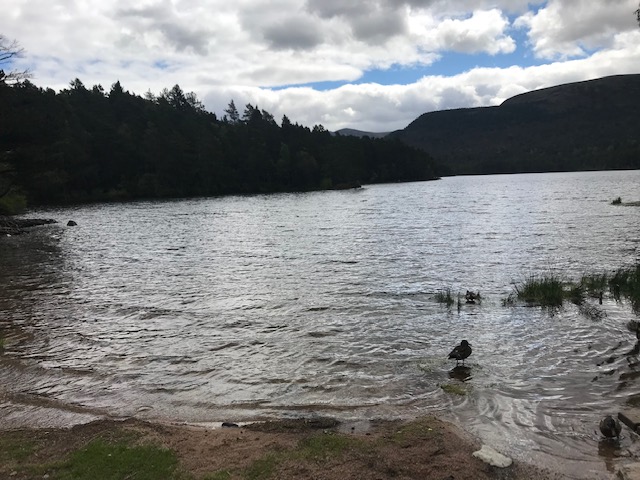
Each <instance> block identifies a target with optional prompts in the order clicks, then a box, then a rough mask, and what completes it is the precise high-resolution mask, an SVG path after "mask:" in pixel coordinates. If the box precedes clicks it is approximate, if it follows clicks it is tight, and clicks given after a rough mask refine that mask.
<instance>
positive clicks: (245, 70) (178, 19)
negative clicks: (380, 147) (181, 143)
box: [0, 0, 640, 132]
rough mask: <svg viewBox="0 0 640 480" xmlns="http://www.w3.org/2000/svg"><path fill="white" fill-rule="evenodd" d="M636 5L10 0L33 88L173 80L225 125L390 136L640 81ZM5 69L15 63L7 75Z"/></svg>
mask: <svg viewBox="0 0 640 480" xmlns="http://www.w3.org/2000/svg"><path fill="white" fill-rule="evenodd" d="M636 9H638V0H546V1H526V0H493V1H491V0H357V1H356V0H234V1H229V0H133V1H132V0H126V1H125V0H110V1H105V0H7V1H5V2H3V7H2V14H1V15H0V34H2V35H4V36H5V37H6V38H7V39H9V40H17V41H18V42H19V43H20V45H21V46H22V47H23V48H24V50H25V54H24V56H23V58H21V59H18V60H17V62H16V63H15V64H14V65H12V66H11V67H12V68H16V69H19V68H29V69H30V70H31V73H32V75H33V77H32V78H31V81H32V82H33V83H34V84H36V85H38V86H40V87H50V88H53V89H55V90H60V89H64V88H67V87H68V86H69V83H70V82H71V81H72V80H74V79H76V78H78V79H80V80H81V81H82V82H83V83H84V85H85V86H87V87H88V88H91V87H92V86H94V85H98V84H99V85H102V86H103V87H104V88H105V90H107V91H109V89H110V88H111V85H112V84H113V83H115V82H116V81H120V83H121V85H122V87H123V88H124V89H125V90H128V91H130V92H132V93H135V94H138V95H144V94H145V93H146V92H149V91H150V92H152V93H154V94H158V93H160V92H161V91H162V90H163V89H164V88H171V87H173V86H174V85H176V84H178V85H180V87H181V88H182V90H184V91H185V92H194V93H196V95H197V96H198V98H199V99H200V100H201V101H202V102H203V103H204V106H205V108H206V109H207V110H209V111H212V112H215V113H216V114H218V115H219V116H222V115H223V114H224V113H223V112H224V109H225V108H227V106H228V104H229V102H230V101H231V100H233V101H234V103H235V104H236V106H237V107H238V110H240V112H241V113H242V111H243V110H244V106H245V105H246V104H248V103H249V104H251V105H252V106H254V107H258V108H260V109H263V110H266V111H268V112H270V113H271V114H273V115H274V117H275V118H276V120H277V121H280V119H281V118H282V116H283V115H287V117H288V118H289V119H290V120H291V121H292V122H293V123H299V124H301V125H306V126H309V127H312V126H314V125H318V124H319V125H323V126H324V127H325V128H326V129H328V130H331V131H335V130H339V129H341V128H354V129H358V130H363V131H369V132H388V131H393V130H398V129H401V128H404V127H406V126H407V125H408V124H409V123H410V122H411V121H413V120H414V119H416V118H417V117H418V116H420V115H421V114H423V113H426V112H430V111H434V110H445V109H451V108H467V107H480V106H490V105H499V104H500V103H502V102H503V101H504V100H506V99H507V98H509V97H512V96H514V95H517V94H520V93H524V92H528V91H531V90H535V89H539V88H544V87H550V86H554V85H559V84H563V83H569V82H576V81H582V80H588V79H593V78H599V77H604V76H608V75H618V74H632V73H640V28H639V27H638V23H637V21H636V17H635V14H634V11H635V10H636ZM5 67H6V66H5Z"/></svg>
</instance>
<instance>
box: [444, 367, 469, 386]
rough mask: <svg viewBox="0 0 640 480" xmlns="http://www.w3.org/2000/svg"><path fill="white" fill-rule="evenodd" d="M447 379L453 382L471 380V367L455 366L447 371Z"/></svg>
mask: <svg viewBox="0 0 640 480" xmlns="http://www.w3.org/2000/svg"><path fill="white" fill-rule="evenodd" d="M449 378H452V379H454V380H459V381H461V382H466V381H468V380H471V379H472V377H471V367H467V366H464V365H457V366H455V367H453V368H452V369H451V370H449Z"/></svg>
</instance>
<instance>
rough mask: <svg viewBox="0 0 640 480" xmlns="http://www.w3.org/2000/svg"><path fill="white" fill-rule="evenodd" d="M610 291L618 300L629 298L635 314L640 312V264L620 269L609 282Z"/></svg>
mask: <svg viewBox="0 0 640 480" xmlns="http://www.w3.org/2000/svg"><path fill="white" fill-rule="evenodd" d="M609 290H610V291H611V292H612V293H613V296H614V298H615V299H616V300H619V299H620V298H621V297H625V298H627V299H628V300H629V301H630V302H631V306H632V308H633V310H634V311H635V312H640V263H637V264H636V265H635V266H634V267H629V268H621V269H618V270H617V271H616V272H615V274H614V275H613V277H611V279H610V280H609Z"/></svg>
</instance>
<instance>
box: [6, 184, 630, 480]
mask: <svg viewBox="0 0 640 480" xmlns="http://www.w3.org/2000/svg"><path fill="white" fill-rule="evenodd" d="M639 184H640V171H630V172H629V171H628V172H590V173H562V174H532V175H510V176H486V177H454V178H445V179H443V180H441V181H437V182H421V183H411V184H398V185H377V186H367V187H365V188H363V189H361V190H353V191H335V192H314V193H307V194H284V195H270V196H245V197H225V198H216V199H196V200H182V201H170V202H137V203H130V204H107V205H91V206H82V207H77V208H65V209H55V210H42V211H34V212H32V213H31V215H30V216H33V217H47V218H55V219H57V220H58V221H59V222H60V223H59V224H58V225H53V226H46V227H39V228H37V229H34V230H33V231H32V233H30V234H29V235H25V236H20V237H9V238H2V239H0V312H1V313H2V317H1V318H0V336H2V337H3V338H4V339H5V340H4V344H5V349H4V354H2V355H0V414H4V415H1V416H0V424H4V425H9V426H18V425H22V424H31V425H34V424H35V425H55V424H64V423H68V422H72V421H85V420H86V419H87V418H91V416H92V415H112V416H128V415H136V416H139V417H143V418H152V419H169V420H176V421H187V422H215V421H223V420H228V421H244V420H250V419H262V418H269V417H282V416H297V415H311V414H319V415H332V416H336V417H339V418H342V419H345V420H351V421H357V420H363V419H372V418H381V417H384V418H411V417H414V416H417V415H421V414H425V413H437V414H438V415H444V416H446V417H448V418H451V419H453V420H455V421H457V422H458V423H460V424H462V425H463V426H464V427H465V428H467V429H468V430H470V431H471V432H472V433H474V434H476V435H478V436H480V437H481V438H482V439H484V440H485V441H488V442H490V443H491V444H492V445H494V446H496V447H497V448H499V449H501V450H502V451H504V452H505V453H507V454H510V455H513V456H515V457H517V458H521V459H529V460H531V461H534V462H536V463H539V462H542V463H544V464H545V465H550V466H554V467H556V468H558V469H559V470H561V471H563V472H564V473H567V474H568V475H570V476H575V477H576V478H598V475H604V474H605V473H606V472H607V470H608V469H611V468H613V467H612V465H614V464H616V463H617V462H619V461H620V460H618V459H617V456H619V455H628V452H629V451H632V452H634V451H635V449H636V448H637V446H636V442H635V438H634V437H635V436H634V435H633V434H631V433H627V434H626V435H625V437H624V438H623V440H622V443H621V445H619V446H614V447H612V448H610V446H609V445H608V444H602V443H601V442H599V437H598V433H597V423H598V421H599V419H600V418H601V416H602V415H603V414H604V413H616V412H618V411H621V410H625V409H627V408H629V404H630V402H631V403H634V402H637V401H638V398H640V397H639V396H638V395H639V393H640V390H639V387H640V383H639V381H638V376H640V368H639V366H638V355H637V354H636V353H633V352H632V353H631V354H629V352H630V351H631V350H632V349H633V347H634V345H635V337H634V335H632V334H631V333H630V332H629V331H628V330H627V328H626V323H627V322H628V321H629V320H631V319H637V318H638V317H637V316H636V315H634V314H633V313H632V312H631V309H630V308H629V306H628V305H626V304H624V303H622V304H620V303H616V302H615V301H614V300H613V299H610V298H606V297H605V299H604V303H603V305H602V306H599V305H597V300H596V301H595V302H594V305H595V306H596V308H599V309H601V310H602V311H603V312H604V313H605V314H606V316H605V317H604V318H603V319H601V320H594V319H592V318H589V317H588V316H585V315H582V314H581V313H580V312H579V310H578V309H577V308H576V307H574V306H567V307H565V308H564V309H562V310H560V311H557V312H548V311H543V310H541V309H538V308H528V307H522V306H516V307H504V306H502V300H503V299H504V298H506V297H507V295H508V294H509V293H511V292H512V290H513V283H514V282H519V281H522V280H523V279H525V278H526V277H527V276H529V275H530V274H536V273H557V274H559V275H561V276H562V277H563V278H566V279H567V280H570V279H573V280H576V279H579V278H580V276H581V275H582V274H585V273H602V272H607V271H612V270H615V269H617V268H619V267H623V266H629V265H633V264H634V263H635V262H636V261H637V260H638V259H639V258H640V247H639V243H640V210H639V209H638V208H636V207H625V206H613V205H611V204H610V203H611V200H612V199H613V198H615V197H618V196H620V197H622V198H623V200H625V201H627V200H629V201H631V200H640V198H637V197H639V196H640V193H639V190H638V185H639ZM69 219H73V220H75V221H76V222H77V223H78V226H77V227H73V228H67V227H65V226H64V225H65V224H66V221H67V220H69ZM446 288H450V289H451V291H452V292H454V294H456V293H458V292H462V293H464V292H465V291H466V290H467V289H469V290H474V291H478V290H479V291H481V293H482V296H483V301H482V303H481V304H478V305H466V304H464V303H463V304H462V305H461V308H460V309H458V308H456V306H455V305H454V306H453V307H452V308H447V307H445V306H443V305H441V304H439V303H437V302H436V301H435V294H436V293H437V292H439V291H442V290H443V289H446ZM463 338H466V339H468V340H469V341H470V342H471V343H472V344H473V349H474V352H473V355H472V356H471V357H470V358H469V360H468V361H467V362H466V363H467V367H468V369H467V370H461V369H457V370H455V369H453V367H454V364H452V363H451V362H450V361H447V360H446V356H447V354H448V352H449V351H450V350H451V348H452V347H453V346H454V345H456V344H457V343H459V342H460V340H461V339H463ZM448 384H453V385H456V386H458V387H462V388H463V389H464V391H465V392H466V395H456V394H452V393H448V392H446V391H444V390H443V389H442V388H441V387H442V385H448ZM625 411H626V410H625ZM638 420H640V418H639V419H638ZM627 432H628V431H627ZM614 456H616V458H614Z"/></svg>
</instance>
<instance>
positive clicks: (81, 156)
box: [0, 80, 437, 205]
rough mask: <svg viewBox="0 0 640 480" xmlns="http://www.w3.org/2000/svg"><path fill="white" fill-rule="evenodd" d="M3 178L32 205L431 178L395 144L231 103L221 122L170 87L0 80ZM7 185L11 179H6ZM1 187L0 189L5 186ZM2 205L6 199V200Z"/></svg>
mask: <svg viewBox="0 0 640 480" xmlns="http://www.w3.org/2000/svg"><path fill="white" fill-rule="evenodd" d="M0 112H1V115H0V177H1V178H0V180H2V182H0V184H1V185H4V186H5V189H7V188H8V187H7V185H10V186H11V188H10V190H11V192H10V193H9V194H8V195H9V196H10V195H13V196H14V197H15V196H17V197H21V198H26V199H27V200H28V201H29V203H30V204H32V205H34V204H36V205H37V204H55V203H68V202H90V201H103V200H117V199H135V198H166V197H187V196H213V195H226V194H237V193H266V192H281V191H307V190H316V189H330V188H341V187H342V186H349V185H355V184H359V183H379V182H399V181H414V180H428V179H433V178H436V176H437V173H436V171H435V170H434V168H435V167H434V164H433V161H432V159H431V158H430V157H429V156H428V154H426V153H424V152H422V151H420V150H418V149H415V148H413V147H409V146H406V145H404V144H402V143H401V142H400V141H399V140H381V139H372V138H362V139H360V138H355V137H350V136H340V135H332V134H331V133H330V132H328V131H326V130H325V129H324V128H323V127H322V126H320V125H317V126H315V127H313V128H312V129H310V128H308V127H305V126H301V125H298V124H293V123H291V122H290V121H289V119H288V118H287V117H286V116H285V117H283V119H282V122H281V125H278V124H277V123H276V121H275V120H274V118H273V116H272V115H271V114H270V113H268V112H266V111H264V110H260V109H259V108H258V107H257V106H255V107H254V106H252V105H246V107H245V110H244V113H243V114H239V113H238V111H237V110H236V107H235V105H234V104H233V101H232V102H231V103H230V105H229V108H228V109H227V110H226V113H227V115H225V116H224V118H223V119H218V118H217V117H216V115H215V114H213V113H210V112H207V111H206V110H205V109H204V108H203V106H202V104H201V103H200V101H199V100H198V99H197V98H196V96H195V95H194V94H192V93H185V92H183V91H182V89H181V88H180V87H179V86H178V85H176V86H174V87H173V88H172V89H170V90H167V89H165V90H164V91H163V92H161V93H160V94H159V95H157V96H156V95H153V94H151V93H147V94H146V95H145V97H144V98H143V97H140V96H137V95H134V94H131V93H129V92H127V91H125V90H124V89H123V88H122V86H121V85H120V83H119V82H116V83H115V84H113V86H112V87H111V89H110V91H108V92H106V91H105V90H104V89H103V88H102V87H101V86H99V85H97V86H94V87H93V88H90V89H89V88H86V87H85V86H84V85H83V84H82V82H81V81H80V80H74V81H73V82H71V84H70V86H69V88H67V89H65V90H62V91H60V92H58V93H57V92H55V91H54V90H52V89H42V88H39V87H36V86H35V85H33V84H32V83H30V82H29V81H28V80H24V81H22V82H19V83H16V84H14V85H8V84H4V83H0ZM9 180H10V181H9ZM1 185H0V186H1ZM5 200H6V198H5Z"/></svg>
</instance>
